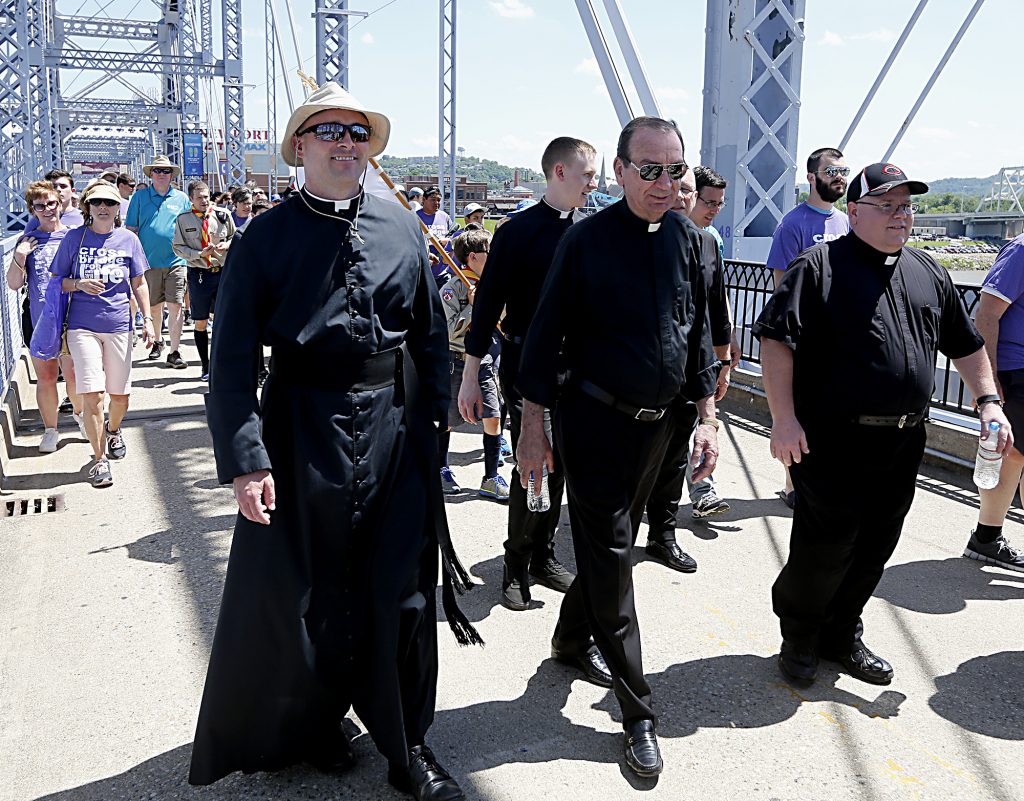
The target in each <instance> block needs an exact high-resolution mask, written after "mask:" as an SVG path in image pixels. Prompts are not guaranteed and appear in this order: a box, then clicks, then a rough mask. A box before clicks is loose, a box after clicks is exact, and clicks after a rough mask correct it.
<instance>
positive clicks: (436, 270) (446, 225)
mask: <svg viewBox="0 0 1024 801" xmlns="http://www.w3.org/2000/svg"><path fill="white" fill-rule="evenodd" d="M416 216H417V217H419V218H420V219H421V220H422V221H423V224H424V225H425V226H427V228H428V229H429V230H430V233H432V234H433V235H434V236H436V237H437V238H438V239H444V238H445V237H446V236H447V235H448V232H449V231H450V230H451V228H452V218H451V217H449V216H448V212H446V211H441V210H440V209H439V210H438V211H437V212H435V213H434V214H432V215H431V214H427V213H426V212H424V211H423V209H420V210H419V211H417V212H416ZM423 238H424V239H426V235H424V237H423ZM427 241H428V242H429V241H430V240H429V239H427ZM445 250H447V251H448V252H449V253H451V252H452V246H451V243H450V242H449V243H448V247H447V248H445ZM429 251H430V252H431V253H433V254H434V255H435V256H437V257H438V258H439V259H440V258H441V254H440V253H438V252H437V248H435V247H434V246H433V245H430V247H429ZM430 271H431V272H432V273H433V274H434V278H436V279H438V280H439V283H441V284H443V283H444V281H440V278H441V277H442V276H444V275H447V274H448V265H447V264H446V263H445V260H444V259H441V260H440V261H439V262H438V263H437V264H431V265H430ZM446 280H447V279H446Z"/></svg>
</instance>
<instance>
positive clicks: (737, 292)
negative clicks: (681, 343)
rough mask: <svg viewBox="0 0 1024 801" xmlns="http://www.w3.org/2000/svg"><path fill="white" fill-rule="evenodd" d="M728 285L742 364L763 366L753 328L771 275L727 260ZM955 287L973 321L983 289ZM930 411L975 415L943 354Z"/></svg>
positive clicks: (747, 263) (768, 290) (758, 266)
mask: <svg viewBox="0 0 1024 801" xmlns="http://www.w3.org/2000/svg"><path fill="white" fill-rule="evenodd" d="M725 284H726V289H727V291H728V293H729V303H730V304H731V306H732V315H733V323H734V325H735V328H736V341H737V344H738V345H739V347H740V353H741V355H742V358H743V361H745V362H749V363H751V364H755V365H760V363H761V348H760V344H759V343H758V341H757V339H756V338H755V337H754V335H753V334H752V333H751V328H752V326H753V325H754V322H755V321H756V320H757V317H758V315H759V314H760V313H761V309H762V308H764V304H765V303H766V302H767V300H768V298H769V296H770V295H771V294H772V292H773V291H774V289H775V284H774V282H773V280H772V271H771V270H769V269H768V268H767V267H766V266H765V265H764V264H763V263H761V262H753V261H739V260H735V259H726V261H725ZM954 286H956V291H957V292H958V293H959V295H960V297H961V298H962V299H963V301H964V305H965V306H966V307H967V312H968V313H969V314H970V315H971V319H973V318H974V313H975V311H976V309H977V306H978V299H979V298H980V296H981V293H980V287H976V286H966V285H961V284H956V283H955V282H954ZM931 407H932V409H941V410H943V411H946V412H950V413H952V414H967V415H973V402H972V398H971V394H970V392H969V391H967V389H966V387H965V386H964V385H963V382H961V381H960V375H959V374H958V373H957V370H956V366H955V365H953V363H952V362H951V361H950V360H949V359H948V358H947V357H945V356H943V355H942V354H941V353H940V354H939V356H938V360H937V364H936V365H935V389H934V390H933V391H932V403H931Z"/></svg>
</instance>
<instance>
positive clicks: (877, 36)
mask: <svg viewBox="0 0 1024 801" xmlns="http://www.w3.org/2000/svg"><path fill="white" fill-rule="evenodd" d="M850 38H851V39H854V40H856V41H860V42H891V41H893V39H895V38H896V34H895V33H894V32H892V31H890V30H889V29H888V28H877V29H875V30H873V31H868V32H867V33H856V34H851V35H850Z"/></svg>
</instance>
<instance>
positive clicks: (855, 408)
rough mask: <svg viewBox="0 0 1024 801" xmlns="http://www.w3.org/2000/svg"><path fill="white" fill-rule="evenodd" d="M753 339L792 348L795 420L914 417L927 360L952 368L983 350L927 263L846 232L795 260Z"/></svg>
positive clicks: (921, 401) (931, 370)
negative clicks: (948, 362) (940, 356)
mask: <svg viewBox="0 0 1024 801" xmlns="http://www.w3.org/2000/svg"><path fill="white" fill-rule="evenodd" d="M753 333H754V336H756V337H758V338H761V339H765V338H766V339H773V340H777V341H779V342H783V343H785V344H786V345H788V346H789V347H790V348H792V349H793V397H794V403H795V406H796V412H797V417H798V418H801V417H814V418H818V419H821V418H823V417H824V418H832V419H839V418H849V417H851V416H856V415H903V414H911V413H919V412H923V411H924V410H925V409H926V408H927V406H928V402H929V400H930V399H931V395H932V389H933V388H934V381H935V356H936V351H937V350H940V351H942V352H943V353H944V354H945V355H946V356H948V357H949V358H951V359H958V358H962V357H964V356H969V355H971V354H972V353H974V352H976V351H977V350H978V349H979V348H981V347H982V346H983V345H984V340H983V339H982V338H981V336H980V335H979V334H978V331H977V329H976V328H975V327H974V324H973V323H972V322H971V319H970V317H969V315H968V314H967V310H966V308H964V304H963V301H962V300H961V298H960V296H959V294H958V293H957V291H956V288H955V287H954V286H953V282H952V280H951V279H950V277H949V274H948V273H947V272H946V270H945V269H943V268H942V267H940V266H939V265H938V264H936V262H935V260H934V259H932V258H931V257H930V256H928V255H927V254H925V253H922V252H921V251H919V250H915V249H914V248H903V249H902V250H900V251H899V253H897V254H893V255H887V254H885V253H881V252H880V251H877V250H875V249H874V248H872V247H871V246H869V245H868V244H867V243H865V242H864V241H863V240H861V239H859V238H858V237H857V235H856V234H855V233H853V232H851V233H849V234H846V235H845V236H843V237H840V238H839V239H837V240H834V241H832V242H827V243H824V244H821V245H816V246H815V247H812V248H810V249H808V250H805V251H804V252H803V253H801V254H800V256H798V257H797V258H796V260H795V261H794V262H793V263H792V265H791V266H790V268H789V269H788V270H787V271H786V274H785V277H784V278H783V280H782V283H781V284H780V285H779V288H778V289H777V290H776V291H775V293H774V294H773V295H772V297H771V298H770V299H769V301H768V303H767V305H766V306H765V307H764V309H763V310H762V312H761V315H760V316H759V317H758V320H757V322H756V323H755V325H754V329H753Z"/></svg>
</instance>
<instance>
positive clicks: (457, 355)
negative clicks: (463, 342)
mask: <svg viewBox="0 0 1024 801" xmlns="http://www.w3.org/2000/svg"><path fill="white" fill-rule="evenodd" d="M448 353H449V354H450V355H451V357H452V359H454V360H455V361H457V362H464V361H466V354H465V353H464V352H463V351H461V350H450V351H448Z"/></svg>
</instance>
